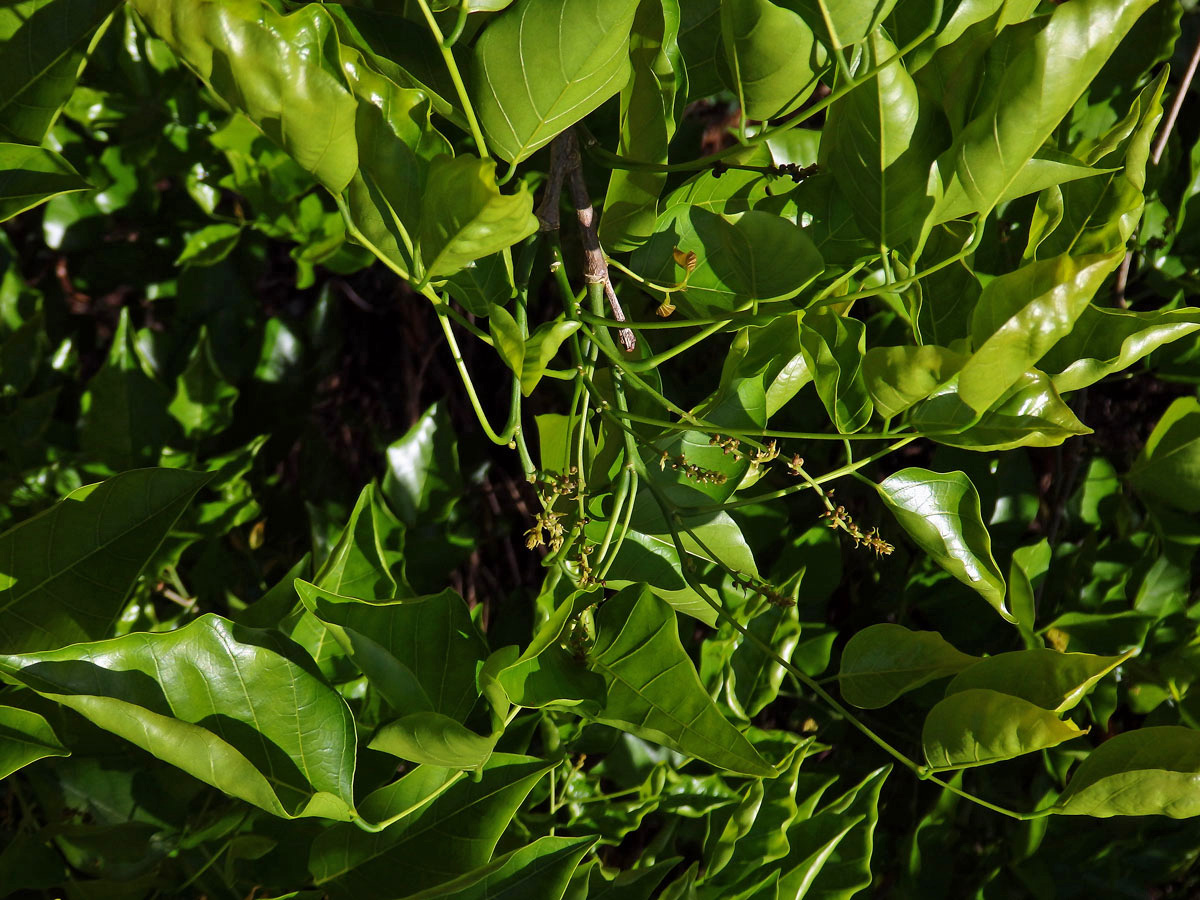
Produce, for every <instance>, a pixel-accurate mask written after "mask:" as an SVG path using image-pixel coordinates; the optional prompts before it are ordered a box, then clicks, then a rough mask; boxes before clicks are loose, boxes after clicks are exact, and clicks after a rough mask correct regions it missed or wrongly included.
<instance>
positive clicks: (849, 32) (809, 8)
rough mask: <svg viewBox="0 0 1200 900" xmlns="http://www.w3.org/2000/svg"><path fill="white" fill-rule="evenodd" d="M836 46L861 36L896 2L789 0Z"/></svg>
mask: <svg viewBox="0 0 1200 900" xmlns="http://www.w3.org/2000/svg"><path fill="white" fill-rule="evenodd" d="M789 5H790V6H791V7H792V8H793V9H797V10H799V11H800V13H801V15H803V16H804V17H805V18H806V19H807V21H808V22H809V23H810V24H812V25H813V28H814V30H816V31H818V32H819V33H820V34H822V35H824V36H825V37H826V38H828V40H829V45H830V46H831V47H833V48H834V49H835V50H838V49H841V48H843V47H850V46H852V45H854V44H857V43H859V42H860V41H862V40H864V39H865V38H866V37H867V35H869V34H870V33H871V31H872V30H873V29H874V28H875V26H876V25H878V24H879V23H880V22H881V21H883V19H885V18H886V17H887V15H888V14H889V13H890V12H891V11H892V8H893V7H895V6H896V0H790V2H789Z"/></svg>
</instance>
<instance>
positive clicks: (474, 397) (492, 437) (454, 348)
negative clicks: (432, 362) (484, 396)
mask: <svg viewBox="0 0 1200 900" xmlns="http://www.w3.org/2000/svg"><path fill="white" fill-rule="evenodd" d="M434 312H436V313H437V317H438V324H439V325H441V326H442V333H443V334H445V335H446V344H447V346H449V348H450V355H451V356H452V357H453V358H454V365H455V367H456V368H457V369H458V374H459V377H461V378H462V382H463V387H465V388H466V389H467V399H469V400H470V401H471V407H472V408H473V409H474V410H475V417H476V418H477V419H478V420H479V424H480V425H481V426H483V433H484V434H486V435H487V437H488V440H489V441H491V442H492V443H493V444H508V443H509V442H511V441H512V439H513V434H514V433H515V432H516V430H517V426H518V424H519V422H520V421H521V385H520V382H519V381H517V379H516V378H514V379H513V393H512V407H511V409H510V411H509V414H508V422H507V423H505V426H504V430H503V431H502V432H500V433H499V434H497V433H496V432H495V430H494V429H493V428H492V425H491V423H490V422H489V421H488V418H487V413H485V412H484V411H483V405H482V404H481V403H480V402H479V395H478V394H477V393H476V392H475V383H474V382H473V381H472V380H471V373H470V372H468V371H467V364H466V363H465V362H464V361H463V358H462V351H461V350H459V348H458V341H457V339H455V337H454V330H453V329H452V328H451V327H450V319H449V318H448V317H447V316H446V315H445V313H443V312H442V309H441V304H437V305H436V306H435V307H434Z"/></svg>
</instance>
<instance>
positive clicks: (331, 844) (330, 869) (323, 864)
mask: <svg viewBox="0 0 1200 900" xmlns="http://www.w3.org/2000/svg"><path fill="white" fill-rule="evenodd" d="M552 767H553V765H552V764H549V763H546V762H543V761H542V760H537V759H532V758H530V757H528V756H515V755H512V754H508V753H496V754H494V755H493V756H492V758H491V760H490V761H489V762H488V764H487V765H486V766H484V769H483V773H482V775H481V776H480V777H479V779H478V780H472V779H461V780H457V781H453V782H452V783H450V785H449V787H445V785H446V783H447V781H446V778H445V774H444V773H445V771H446V770H444V769H436V768H434V767H431V766H421V767H419V768H417V769H416V770H414V771H413V772H412V773H410V774H409V775H406V776H405V777H404V778H402V779H400V780H399V781H398V782H395V783H394V784H392V785H388V786H387V787H384V788H380V789H379V790H378V791H376V792H375V793H374V794H371V795H370V796H368V797H366V798H364V799H363V802H362V804H361V811H362V815H363V816H364V818H367V819H368V820H370V821H378V822H386V821H387V820H388V819H390V818H392V817H393V816H395V815H397V814H399V813H405V815H403V817H402V818H400V819H399V820H398V821H396V822H395V824H392V825H389V826H388V827H387V828H385V829H384V830H382V831H379V832H376V833H374V834H372V833H368V832H365V831H361V830H359V829H358V828H355V827H354V826H351V825H346V826H342V825H335V826H334V827H332V828H329V829H327V830H326V831H325V832H323V833H322V834H321V835H320V836H318V838H317V839H316V840H315V841H314V842H313V845H312V851H311V853H310V855H309V871H310V872H311V873H312V875H313V878H314V880H315V881H316V882H317V884H325V883H328V882H330V881H333V880H334V879H338V881H337V886H338V888H339V889H340V891H342V892H343V893H349V894H351V895H357V896H387V895H390V894H392V893H393V892H394V890H395V888H396V886H397V885H403V890H405V891H411V892H416V891H421V890H425V889H426V888H431V887H434V886H435V885H439V884H444V883H445V882H446V881H449V880H450V879H452V878H457V877H458V876H460V875H464V874H466V873H467V872H470V871H471V870H472V869H476V868H478V867H479V866H482V865H484V864H485V863H487V862H488V861H489V860H490V859H491V858H492V853H493V850H494V848H495V846H496V842H497V841H498V840H499V838H500V835H501V834H502V833H503V832H504V830H505V828H506V827H507V826H508V824H509V821H510V820H511V819H512V817H513V815H514V814H515V813H516V811H517V809H518V807H520V805H521V804H522V803H523V802H524V800H525V798H526V796H528V794H529V792H530V791H531V790H532V789H533V786H534V785H535V784H536V783H537V782H538V781H539V780H540V779H541V778H542V776H543V775H545V774H546V772H548V771H549V770H550V769H551V768H552ZM418 773H420V777H419V778H417V777H414V776H417V775H418ZM431 796H432V797H436V799H434V800H433V802H432V803H430V802H428V800H429V799H430V797H431ZM413 807H417V808H416V809H413ZM410 810H411V811H410Z"/></svg>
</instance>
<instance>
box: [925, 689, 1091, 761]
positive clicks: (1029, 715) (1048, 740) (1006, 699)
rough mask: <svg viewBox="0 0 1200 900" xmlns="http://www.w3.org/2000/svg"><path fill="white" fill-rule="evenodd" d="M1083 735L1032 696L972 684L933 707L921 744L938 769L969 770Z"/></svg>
mask: <svg viewBox="0 0 1200 900" xmlns="http://www.w3.org/2000/svg"><path fill="white" fill-rule="evenodd" d="M1085 733H1086V732H1085V731H1081V730H1080V729H1079V728H1078V727H1076V725H1075V724H1074V723H1073V722H1071V721H1070V720H1066V721H1063V720H1060V719H1059V718H1058V716H1057V715H1056V714H1055V713H1053V712H1051V711H1050V710H1048V709H1043V708H1042V707H1040V706H1035V705H1034V704H1032V703H1030V702H1029V701H1028V700H1023V699H1021V698H1020V697H1013V696H1011V695H1009V694H1001V693H999V692H998V691H989V690H984V689H981V688H973V689H971V690H966V691H961V692H959V693H955V694H951V695H950V696H948V697H947V698H946V699H945V700H942V701H941V702H940V703H938V704H937V706H935V707H934V708H933V709H931V710H930V711H929V715H927V716H926V717H925V725H924V726H923V727H922V729H921V744H922V746H923V747H924V748H925V759H926V760H927V761H928V763H929V765H931V766H933V767H934V768H936V769H947V768H968V767H970V766H982V765H987V764H988V763H993V762H1000V761H1001V760H1005V759H1012V758H1013V757H1015V756H1021V755H1023V754H1026V753H1033V752H1035V751H1037V750H1045V749H1046V748H1048V747H1055V746H1057V745H1059V744H1061V743H1062V742H1063V741H1069V740H1071V739H1072V738H1076V737H1079V736H1080V735H1082V734H1085Z"/></svg>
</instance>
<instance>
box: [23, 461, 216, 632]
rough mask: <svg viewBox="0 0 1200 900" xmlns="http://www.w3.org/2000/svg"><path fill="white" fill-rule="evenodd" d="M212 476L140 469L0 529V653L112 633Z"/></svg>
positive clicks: (87, 489)
mask: <svg viewBox="0 0 1200 900" xmlns="http://www.w3.org/2000/svg"><path fill="white" fill-rule="evenodd" d="M208 479H209V476H208V475H205V474H202V473H199V472H188V471H185V470H183V469H138V470H135V471H133V472H126V473H125V474H123V475H118V476H116V477H115V478H110V479H109V480H108V481H105V482H101V483H100V484H90V485H87V486H85V487H81V488H78V489H77V490H74V491H72V492H71V493H69V494H67V496H66V497H64V498H63V499H62V500H60V501H59V502H58V503H56V504H55V505H54V506H52V507H50V509H48V510H46V511H45V512H43V513H41V514H39V515H36V516H34V517H32V518H30V519H26V520H25V521H24V522H21V523H20V524H19V525H17V526H15V527H14V528H12V529H10V530H8V531H6V532H5V533H4V534H2V535H0V650H2V651H5V652H9V653H21V652H25V651H28V650H43V649H49V648H53V647H61V646H63V645H65V644H70V643H74V642H76V641H86V640H95V639H97V638H102V637H107V636H108V634H109V633H110V629H111V628H112V626H113V623H114V622H115V621H116V619H117V617H118V616H119V615H120V614H121V610H122V609H123V608H124V605H125V596H126V595H127V594H128V593H129V590H130V588H132V587H133V585H134V582H135V581H136V579H137V577H138V574H139V573H140V572H141V570H142V567H143V566H144V565H146V563H147V562H148V561H149V560H150V559H151V558H152V557H153V556H154V554H155V553H156V551H157V550H158V546H159V544H160V543H161V542H162V540H163V538H164V537H166V535H167V532H168V531H170V529H171V526H173V525H174V524H175V521H176V520H177V519H178V518H179V516H180V514H181V513H182V512H183V510H184V508H185V507H186V506H187V505H188V503H189V502H190V501H191V499H192V497H193V496H194V495H195V493H196V491H198V490H199V489H200V487H201V486H202V485H203V484H204V483H205V482H206V481H208Z"/></svg>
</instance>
